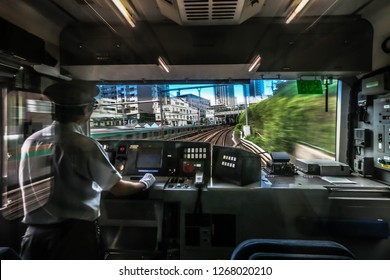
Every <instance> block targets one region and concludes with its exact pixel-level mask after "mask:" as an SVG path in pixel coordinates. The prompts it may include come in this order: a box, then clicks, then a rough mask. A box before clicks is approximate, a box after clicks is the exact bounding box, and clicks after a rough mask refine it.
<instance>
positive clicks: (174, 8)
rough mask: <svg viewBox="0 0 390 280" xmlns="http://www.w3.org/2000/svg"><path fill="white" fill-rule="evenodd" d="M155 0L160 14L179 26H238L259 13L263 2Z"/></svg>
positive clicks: (248, 0)
mask: <svg viewBox="0 0 390 280" xmlns="http://www.w3.org/2000/svg"><path fill="white" fill-rule="evenodd" d="M173 1H175V2H174V5H167V1H166V0H157V4H158V6H159V8H160V11H161V13H162V14H163V15H164V16H166V17H167V18H170V19H171V20H173V21H175V22H177V23H179V24H181V25H226V24H240V23H242V22H243V21H245V20H247V19H249V18H250V17H253V16H255V15H256V14H258V13H259V12H260V10H261V9H262V7H263V5H264V1H265V0H258V1H253V0H172V1H169V2H173Z"/></svg>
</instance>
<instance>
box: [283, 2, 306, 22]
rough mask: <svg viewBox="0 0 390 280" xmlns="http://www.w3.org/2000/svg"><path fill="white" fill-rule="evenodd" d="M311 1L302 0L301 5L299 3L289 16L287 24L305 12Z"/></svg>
mask: <svg viewBox="0 0 390 280" xmlns="http://www.w3.org/2000/svg"><path fill="white" fill-rule="evenodd" d="M309 1H310V0H301V3H299V4H298V6H296V8H295V9H294V11H293V12H292V13H291V14H290V15H289V16H288V18H287V20H286V23H287V24H289V23H290V22H291V21H292V20H293V19H294V18H295V17H296V16H297V15H298V14H299V13H300V12H301V11H302V10H303V8H304V7H305V6H306V5H307V3H309Z"/></svg>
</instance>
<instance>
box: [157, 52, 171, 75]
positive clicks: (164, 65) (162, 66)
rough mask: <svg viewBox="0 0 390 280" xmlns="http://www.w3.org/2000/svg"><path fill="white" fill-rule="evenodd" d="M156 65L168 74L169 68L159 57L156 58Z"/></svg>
mask: <svg viewBox="0 0 390 280" xmlns="http://www.w3.org/2000/svg"><path fill="white" fill-rule="evenodd" d="M158 65H160V67H161V68H162V69H164V70H165V71H166V72H167V73H169V67H168V65H167V63H166V62H165V61H164V59H163V58H162V57H161V56H159V57H158Z"/></svg>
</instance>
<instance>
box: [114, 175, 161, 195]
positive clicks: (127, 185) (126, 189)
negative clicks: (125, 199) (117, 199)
mask: <svg viewBox="0 0 390 280" xmlns="http://www.w3.org/2000/svg"><path fill="white" fill-rule="evenodd" d="M155 181H156V178H154V176H153V174H150V173H146V174H145V175H144V177H142V178H141V180H139V181H138V182H132V181H126V180H120V181H119V182H118V183H116V184H115V185H114V186H113V187H112V188H111V189H110V192H111V193H112V194H113V195H115V196H122V195H131V194H135V193H137V192H139V191H142V190H147V189H148V188H150V187H151V186H152V185H153V183H154V182H155Z"/></svg>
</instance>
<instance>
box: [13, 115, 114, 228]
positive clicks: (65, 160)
mask: <svg viewBox="0 0 390 280" xmlns="http://www.w3.org/2000/svg"><path fill="white" fill-rule="evenodd" d="M42 149H46V156H45V157H41V158H39V155H38V156H37V154H36V153H35V154H34V151H35V152H36V151H39V150H42ZM44 165H46V168H47V169H48V171H49V173H51V175H52V176H53V180H52V182H51V184H52V186H51V193H50V198H49V200H48V202H47V203H46V204H44V205H42V206H41V207H40V208H38V209H36V210H33V211H30V212H28V211H26V209H27V208H26V207H24V208H25V216H24V219H23V222H24V223H26V224H52V223H58V222H61V221H64V220H67V219H81V220H87V221H93V220H96V219H97V218H98V217H99V216H100V196H101V191H102V190H109V189H110V188H111V187H113V186H114V185H115V184H116V183H117V182H118V181H119V180H120V179H121V175H120V174H119V173H118V171H117V170H116V169H115V167H114V166H113V165H112V164H111V163H110V161H109V159H108V157H107V155H106V152H105V151H104V149H103V147H102V146H101V145H100V144H99V143H98V142H97V141H96V140H94V139H92V138H90V137H88V136H86V135H84V133H83V131H82V129H81V127H80V126H79V125H78V124H76V123H66V124H63V123H59V122H54V123H53V124H52V125H50V126H49V127H47V128H45V129H43V130H41V131H38V132H36V133H34V134H33V135H31V136H30V137H29V138H27V139H26V141H25V142H24V144H23V146H22V156H21V162H20V168H19V184H20V186H21V189H22V194H23V198H24V205H26V203H28V202H29V201H28V200H29V199H31V194H30V197H29V198H27V197H26V195H25V192H24V186H25V185H28V184H31V183H32V181H33V180H34V179H35V178H36V177H37V174H39V172H42V170H44V169H45V166H44ZM46 173H47V172H46ZM46 176H47V175H46ZM38 177H39V176H38Z"/></svg>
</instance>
